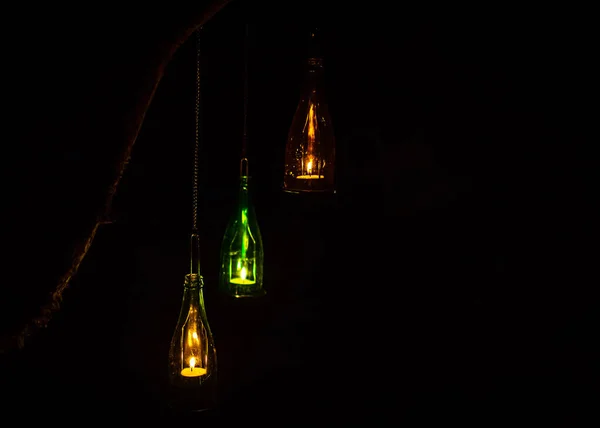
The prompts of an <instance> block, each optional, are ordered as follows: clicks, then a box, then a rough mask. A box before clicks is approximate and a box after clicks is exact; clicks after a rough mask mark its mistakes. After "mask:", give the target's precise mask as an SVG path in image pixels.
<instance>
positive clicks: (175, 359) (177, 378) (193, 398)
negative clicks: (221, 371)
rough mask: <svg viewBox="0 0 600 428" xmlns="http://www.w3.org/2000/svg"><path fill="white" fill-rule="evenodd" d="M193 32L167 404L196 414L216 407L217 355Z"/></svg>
mask: <svg viewBox="0 0 600 428" xmlns="http://www.w3.org/2000/svg"><path fill="white" fill-rule="evenodd" d="M199 31H200V30H198V32H197V43H198V53H197V55H198V59H197V61H198V62H197V74H196V79H197V93H196V141H195V148H194V178H193V183H192V187H193V213H192V214H193V224H192V233H191V239H190V273H188V274H187V275H185V279H184V283H183V300H182V302H181V310H180V313H179V319H178V321H177V325H176V327H175V331H174V332H173V336H172V338H171V345H170V347H169V355H168V360H169V369H168V373H169V386H170V389H169V405H170V407H171V408H172V409H173V410H174V411H177V412H185V413H187V412H198V411H204V410H209V409H211V408H214V407H215V406H216V404H217V354H216V349H215V343H214V340H213V335H212V333H211V330H210V326H209V324H208V318H207V317H206V309H205V306H204V281H203V278H202V275H201V274H200V245H199V236H198V227H197V223H198V185H197V184H198V154H199V131H198V129H199V121H200V119H199V113H198V112H199V106H200V35H199Z"/></svg>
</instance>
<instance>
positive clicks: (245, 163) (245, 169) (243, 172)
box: [240, 158, 248, 177]
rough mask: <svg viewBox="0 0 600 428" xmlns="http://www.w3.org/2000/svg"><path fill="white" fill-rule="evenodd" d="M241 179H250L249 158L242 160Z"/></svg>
mask: <svg viewBox="0 0 600 428" xmlns="http://www.w3.org/2000/svg"><path fill="white" fill-rule="evenodd" d="M240 177H248V158H242V159H241V160H240Z"/></svg>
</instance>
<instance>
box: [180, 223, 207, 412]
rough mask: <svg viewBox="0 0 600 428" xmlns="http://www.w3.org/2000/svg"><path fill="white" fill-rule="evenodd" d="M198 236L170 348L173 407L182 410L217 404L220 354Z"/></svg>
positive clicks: (194, 242)
mask: <svg viewBox="0 0 600 428" xmlns="http://www.w3.org/2000/svg"><path fill="white" fill-rule="evenodd" d="M197 243H198V236H197V235H195V234H192V273H189V274H187V275H186V276H185V281H184V284H183V301H182V304H181V312H180V314H179V320H178V321H177V326H176V327H175V332H174V333H173V337H172V339H171V346H170V349H169V383H170V387H171V388H170V396H169V404H170V407H171V408H172V409H173V410H175V411H180V412H198V411H203V410H209V409H211V408H214V407H216V404H217V353H216V349H215V343H214V340H213V336H212V333H211V330H210V326H209V324H208V319H207V317H206V309H205V306H204V294H203V289H204V282H203V279H202V276H201V275H200V273H199V263H197V268H196V269H194V258H195V257H194V254H196V257H197V251H198V248H197V246H198V245H197Z"/></svg>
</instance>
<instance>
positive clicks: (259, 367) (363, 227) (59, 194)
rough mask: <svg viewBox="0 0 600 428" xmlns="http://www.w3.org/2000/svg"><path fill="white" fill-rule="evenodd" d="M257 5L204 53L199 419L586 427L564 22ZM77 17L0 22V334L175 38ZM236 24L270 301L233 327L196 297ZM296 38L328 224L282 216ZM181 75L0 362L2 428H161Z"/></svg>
mask: <svg viewBox="0 0 600 428" xmlns="http://www.w3.org/2000/svg"><path fill="white" fill-rule="evenodd" d="M281 3H285V4H278V3H273V2H272V3H268V2H260V1H255V2H249V1H245V2H244V1H233V2H231V3H230V4H229V5H228V6H226V7H225V8H224V9H223V10H222V11H221V12H219V13H218V14H217V15H216V16H215V17H214V18H213V19H212V20H210V21H209V22H208V23H207V24H206V25H205V26H204V28H203V30H202V42H201V52H202V116H201V117H202V138H201V153H200V164H201V168H200V204H199V205H200V211H199V220H200V229H201V230H200V233H201V238H202V244H201V252H202V265H203V268H202V269H203V274H204V276H205V284H206V305H207V313H208V317H209V321H210V322H211V327H212V330H213V333H214V336H215V340H216V343H217V350H218V358H219V379H220V388H221V390H220V395H221V407H220V408H219V409H218V410H217V411H215V412H213V413H212V414H211V416H212V417H214V419H215V421H217V422H218V421H229V420H238V421H242V420H249V421H256V422H262V423H268V424H272V423H276V424H278V425H283V426H287V425H293V424H294V423H296V422H299V421H306V422H310V423H312V424H319V423H324V422H327V423H330V424H342V425H343V424H346V423H348V422H357V421H359V422H364V423H368V424H369V425H370V426H372V425H373V426H387V425H396V424H398V423H401V422H406V423H408V424H411V425H415V424H416V423H423V424H427V423H431V422H434V421H435V422H440V421H444V422H475V423H477V424H478V425H479V426H481V425H485V426H489V424H490V423H494V422H504V423H506V422H508V421H515V420H527V421H528V422H530V423H536V422H540V421H547V422H556V423H559V424H564V426H574V424H576V423H578V422H586V423H589V422H590V421H591V420H592V419H591V418H593V417H594V416H593V413H592V410H593V408H594V405H596V406H597V403H598V397H599V396H598V381H599V372H598V362H599V361H600V360H599V357H600V355H599V350H598V327H597V325H598V324H599V323H598V299H597V297H598V294H597V291H596V289H597V282H598V281H597V274H596V272H595V271H594V269H593V266H592V265H593V263H594V262H595V260H596V258H595V257H593V256H594V255H595V253H594V252H593V249H595V248H597V244H596V241H595V240H594V238H593V232H592V231H593V228H592V227H591V226H592V224H593V223H592V220H593V219H595V216H593V214H592V213H593V207H594V202H595V200H596V195H597V190H596V189H595V187H594V186H593V184H592V183H593V182H594V180H593V174H592V171H593V170H592V168H593V167H595V164H593V161H594V156H592V154H591V153H592V151H591V145H592V142H595V140H594V137H593V134H592V129H591V126H590V122H591V119H592V116H593V117H596V115H595V113H596V111H595V110H594V109H593V108H591V107H590V106H589V103H590V101H591V88H592V86H591V84H592V76H593V75H594V72H593V70H592V62H593V61H592V59H593V57H594V54H593V52H594V49H593V48H592V42H591V40H592V37H591V33H592V25H591V23H590V19H589V12H587V11H585V10H580V11H577V10H568V11H567V10H559V9H550V8H548V7H545V8H541V9H538V8H531V10H528V9H523V8H522V7H519V8H515V9H513V8H508V7H506V8H505V9H501V8H499V7H498V8H497V7H496V6H494V7H492V6H488V7H472V6H470V7H464V8H458V7H456V6H454V5H453V6H452V7H447V8H443V9H439V8H438V9H436V8H431V9H425V8H422V9H420V8H417V7H408V6H403V5H396V4H394V5H393V6H391V5H387V3H385V2H368V3H365V4H357V5H356V6H349V5H345V6H344V5H343V4H339V5H337V4H335V3H333V2H313V1H308V2H281ZM159 6H160V8H162V9H159ZM103 7H104V6H103ZM103 7H97V8H96V9H94V8H93V7H91V6H90V9H89V10H85V11H84V10H83V9H81V10H77V9H74V10H71V9H68V8H66V7H62V8H61V7H60V6H58V7H57V6H55V5H52V7H50V6H47V9H45V8H46V6H36V7H35V8H33V9H31V10H29V9H27V8H25V7H24V8H22V10H20V11H19V10H17V9H15V10H14V11H13V12H11V13H8V14H6V15H5V21H6V25H5V27H4V28H5V29H4V31H5V32H6V34H5V37H4V38H3V44H5V48H4V54H3V57H4V58H3V59H4V67H3V74H4V79H3V83H2V84H3V89H2V92H3V104H4V109H3V110H4V111H5V112H6V113H5V116H4V125H3V130H4V133H3V140H4V146H3V147H4V152H3V156H2V164H3V173H4V175H5V178H4V180H3V188H4V192H3V202H4V203H3V208H2V215H3V222H2V242H3V247H4V254H5V256H4V258H3V260H4V262H3V280H2V285H3V291H2V299H1V301H2V308H3V309H2V326H3V331H4V332H5V334H10V333H11V332H14V331H16V329H18V327H19V326H20V325H22V324H23V323H24V322H26V321H27V320H29V319H30V318H31V317H32V316H34V315H36V314H37V313H38V311H39V306H40V304H42V303H43V302H45V301H46V299H47V293H48V292H49V291H50V290H52V287H53V286H54V284H56V281H57V278H58V277H59V276H60V274H61V273H63V272H64V271H65V268H66V266H68V261H69V257H70V254H71V251H72V249H73V246H74V244H75V243H76V242H78V240H79V239H81V237H83V236H85V234H86V233H87V230H88V226H89V225H90V224H91V223H90V221H91V220H93V218H94V215H95V214H96V213H97V212H98V210H99V209H100V208H101V205H102V203H103V201H104V195H105V192H106V189H107V188H108V185H109V183H110V180H111V178H112V176H113V175H114V168H113V167H114V165H115V161H116V159H117V157H118V155H119V153H120V151H121V150H122V148H123V146H124V139H123V138H124V137H123V135H124V125H123V121H124V120H125V119H124V118H127V117H128V116H127V115H126V113H127V112H128V111H129V109H130V108H131V105H132V101H135V100H136V95H137V94H138V92H137V91H138V89H139V82H140V75H141V74H142V73H143V72H144V71H145V70H146V68H147V67H148V65H147V64H148V62H147V61H148V59H149V58H152V56H153V55H155V52H156V46H157V44H158V43H159V42H162V41H165V40H167V39H166V38H167V37H169V34H171V33H170V32H169V30H172V29H173V28H177V26H178V25H179V23H181V22H182V21H183V20H182V19H181V14H183V13H185V11H184V10H182V9H178V6H177V5H157V6H156V8H152V7H150V6H149V5H148V4H145V5H144V6H143V7H141V8H140V7H138V8H136V7H134V6H131V7H130V9H126V10H125V9H124V10H120V9H114V10H113V9H107V8H103ZM197 8H201V6H198V7H197ZM247 22H248V23H249V25H250V27H249V28H250V32H249V39H248V40H249V55H250V60H249V70H250V71H249V104H248V109H249V113H248V150H249V157H250V162H251V164H250V167H251V175H252V177H253V182H252V191H253V196H254V202H255V207H256V211H257V215H258V219H259V222H260V227H261V231H262V235H263V242H264V247H265V253H266V259H265V272H266V279H265V288H266V289H267V292H268V294H267V296H266V297H264V298H263V299H260V300H256V301H233V302H232V301H229V300H228V299H226V298H224V296H220V295H219V294H218V293H217V292H216V290H215V288H216V279H217V272H218V271H217V269H218V265H217V264H218V257H219V250H220V248H219V247H220V241H221V239H222V234H223V232H224V228H225V225H226V222H227V220H228V217H229V215H230V213H231V208H232V204H233V203H234V199H235V195H236V186H237V174H238V160H239V154H240V149H241V142H242V138H241V136H242V129H243V128H242V127H243V44H244V30H245V24H246V23H247ZM313 26H318V27H319V29H320V30H321V34H322V39H321V40H322V49H323V53H324V61H325V73H326V79H327V99H328V100H329V107H330V112H331V115H332V118H333V125H334V128H335V131H336V138H337V165H336V171H337V188H338V192H337V194H336V195H334V196H331V197H327V198H323V197H319V198H310V197H299V196H295V195H287V194H284V193H282V192H281V181H282V173H283V153H284V147H285V140H286V136H287V130H288V127H289V125H290V124H291V118H292V116H293V114H294V110H295V107H296V103H297V102H298V96H299V91H300V85H301V84H302V78H303V66H304V62H305V58H306V47H307V33H308V30H309V29H310V28H311V27H313ZM195 61H196V45H195V38H194V37H192V38H190V39H189V40H188V41H187V42H185V44H184V45H183V46H182V47H181V48H180V49H179V50H178V51H177V53H176V55H175V57H174V58H173V60H172V62H171V63H170V64H169V66H168V68H167V71H166V74H165V76H164V78H163V80H162V81H161V83H160V86H159V88H158V91H157V93H156V96H155V99H154V101H153V102H152V105H151V107H150V110H149V112H148V114H147V116H146V118H145V121H144V123H143V126H142V129H141V132H140V135H139V138H138V140H137V142H136V144H135V148H134V151H133V154H132V158H131V163H130V164H129V166H128V168H127V171H126V174H125V176H124V177H123V180H122V182H121V184H120V187H119V190H118V194H117V196H116V198H115V202H114V212H113V214H114V219H115V223H114V224H112V225H108V226H104V227H103V228H102V229H101V230H100V231H99V233H98V236H97V238H96V241H95V242H94V244H93V246H92V249H91V250H90V253H89V254H88V255H87V257H86V258H85V260H84V262H83V264H82V266H81V270H80V272H79V273H78V275H77V276H76V278H75V279H74V280H73V282H72V284H71V286H70V288H69V290H68V291H67V292H66V293H65V300H64V302H63V304H62V309H61V310H60V311H59V312H58V313H57V314H56V315H55V316H54V318H53V320H52V322H51V323H50V325H49V327H48V329H47V330H44V331H43V332H42V333H40V334H39V335H37V336H36V337H35V338H33V339H32V340H31V342H30V343H28V344H27V345H26V347H25V348H24V349H23V350H22V351H18V352H13V353H9V354H5V355H3V362H5V363H6V364H5V369H3V370H2V376H3V379H2V386H3V387H4V388H5V394H4V395H5V396H7V397H9V398H10V399H7V400H4V401H3V402H2V407H3V411H4V410H7V411H8V410H15V411H16V412H17V413H18V414H19V415H20V417H22V418H29V417H31V418H36V417H39V418H48V420H50V419H49V418H51V417H60V418H61V419H62V420H63V421H71V420H73V421H75V420H81V421H87V420H94V419H96V418H99V417H103V416H106V417H107V418H111V419H112V418H123V417H128V418H131V420H132V421H135V420H137V421H142V420H143V421H146V420H147V421H156V420H158V418H159V417H160V416H165V417H167V416H166V415H165V414H164V413H163V410H162V408H163V404H162V403H163V393H164V382H165V376H166V356H167V351H168V345H169V341H170V336H171V334H172V330H173V328H174V327H175V322H176V319H177V315H178V311H179V304H180V299H181V292H182V283H183V275H185V273H186V272H187V267H188V234H189V231H190V228H191V222H192V214H191V212H192V187H191V180H192V153H193V144H194V98H195ZM145 67H146V68H145ZM205 417H208V416H205ZM244 418H245V419H244Z"/></svg>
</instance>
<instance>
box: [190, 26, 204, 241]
mask: <svg viewBox="0 0 600 428" xmlns="http://www.w3.org/2000/svg"><path fill="white" fill-rule="evenodd" d="M201 29H202V28H200V29H198V30H197V31H196V129H195V133H196V135H195V141H194V177H193V182H192V185H193V187H192V203H193V210H192V232H193V233H196V232H197V231H198V169H199V164H198V162H199V160H198V159H199V155H200V30H201Z"/></svg>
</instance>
